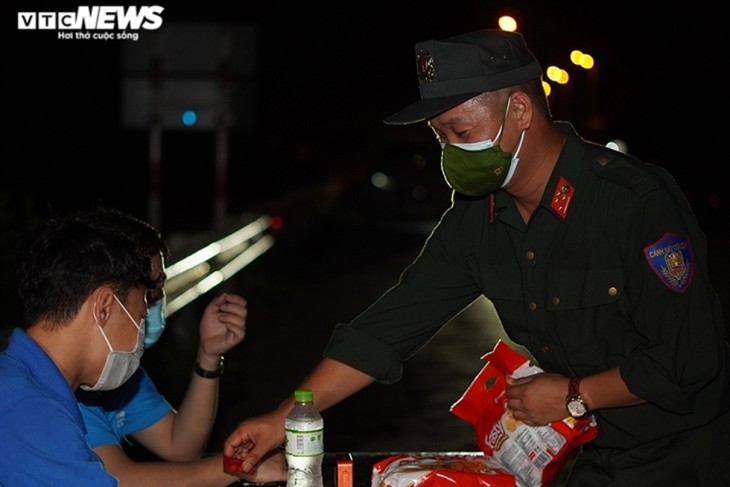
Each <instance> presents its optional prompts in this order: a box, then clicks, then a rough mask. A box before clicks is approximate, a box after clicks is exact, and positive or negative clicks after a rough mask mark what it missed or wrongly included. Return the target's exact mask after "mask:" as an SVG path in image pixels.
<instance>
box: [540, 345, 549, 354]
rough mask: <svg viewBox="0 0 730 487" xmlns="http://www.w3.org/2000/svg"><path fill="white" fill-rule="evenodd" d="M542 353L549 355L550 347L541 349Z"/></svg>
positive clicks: (544, 346)
mask: <svg viewBox="0 0 730 487" xmlns="http://www.w3.org/2000/svg"><path fill="white" fill-rule="evenodd" d="M540 351H541V352H542V353H549V352H550V347H548V346H547V345H543V346H542V347H540Z"/></svg>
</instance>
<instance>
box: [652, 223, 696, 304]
mask: <svg viewBox="0 0 730 487" xmlns="http://www.w3.org/2000/svg"><path fill="white" fill-rule="evenodd" d="M644 256H645V257H646V260H647V261H648V262H649V266H650V267H651V269H652V270H653V271H654V272H655V273H656V275H657V276H659V279H661V281H662V282H663V283H664V285H666V286H667V287H668V288H669V289H671V290H672V291H675V292H678V293H683V292H684V291H686V290H687V288H688V287H689V285H690V283H691V282H692V277H693V275H694V258H693V255H692V245H691V244H690V241H689V237H687V236H686V235H677V234H674V233H668V232H667V233H665V234H664V235H663V236H662V238H660V239H659V240H657V241H656V242H654V243H653V244H650V245H648V246H646V247H644Z"/></svg>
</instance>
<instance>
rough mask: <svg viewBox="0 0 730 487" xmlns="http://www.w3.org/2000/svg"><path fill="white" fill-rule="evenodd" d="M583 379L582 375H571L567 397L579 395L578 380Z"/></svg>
mask: <svg viewBox="0 0 730 487" xmlns="http://www.w3.org/2000/svg"><path fill="white" fill-rule="evenodd" d="M581 380H583V377H573V378H572V379H570V382H568V397H569V398H573V397H580V381H581Z"/></svg>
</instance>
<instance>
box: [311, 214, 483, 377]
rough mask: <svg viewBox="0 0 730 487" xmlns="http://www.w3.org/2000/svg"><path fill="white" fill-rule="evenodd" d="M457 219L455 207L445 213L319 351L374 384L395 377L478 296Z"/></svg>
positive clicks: (461, 221) (460, 218) (460, 222)
mask: <svg viewBox="0 0 730 487" xmlns="http://www.w3.org/2000/svg"><path fill="white" fill-rule="evenodd" d="M451 210H454V208H451ZM463 221H464V218H463V215H462V213H461V212H460V211H458V210H456V211H447V212H446V213H445V214H444V216H443V217H442V219H441V221H440V222H439V224H438V225H437V226H436V227H435V228H434V230H433V231H432V233H431V235H430V236H429V238H428V239H427V241H426V243H425V245H424V246H423V248H422V249H421V252H420V253H419V255H418V256H417V258H416V259H415V261H414V262H413V263H412V264H411V265H410V266H409V267H407V268H406V269H405V270H404V271H403V273H402V274H401V276H400V278H399V280H398V282H397V284H396V285H395V286H394V287H392V288H391V289H389V290H388V291H386V292H385V293H384V294H383V295H382V296H381V297H380V298H379V299H378V300H377V301H375V302H374V303H373V304H372V305H371V306H369V307H368V308H367V309H366V310H365V311H364V312H363V313H361V314H360V315H359V316H357V317H356V318H355V319H354V320H352V321H351V322H350V323H348V324H340V325H338V326H337V327H336V328H335V331H334V332H333V334H332V336H331V338H330V341H329V343H328V345H327V348H326V349H325V353H324V355H325V356H327V357H329V358H332V359H335V360H338V361H340V362H344V363H346V364H348V365H350V366H351V367H354V368H356V369H358V370H360V371H362V372H364V373H366V374H368V375H370V376H371V377H375V379H376V380H378V381H380V382H383V383H393V382H396V381H398V380H399V379H400V378H401V376H402V362H403V361H404V360H407V359H408V358H410V357H412V356H413V355H414V354H415V353H416V352H417V351H418V350H419V349H420V348H421V347H423V346H424V345H425V344H426V343H427V342H428V341H429V340H430V339H431V338H432V337H433V336H434V335H435V334H436V333H437V332H438V331H439V329H441V327H442V326H443V325H444V324H445V323H446V322H447V321H449V320H450V319H451V318H452V317H453V316H455V315H456V314H457V313H458V312H460V311H461V310H462V309H464V308H465V307H466V306H467V305H468V304H469V303H471V302H472V301H473V300H474V299H476V298H477V297H478V295H479V294H480V290H479V289H478V288H477V286H476V285H475V281H474V278H473V275H472V274H471V273H470V272H469V271H468V269H467V267H466V266H465V265H464V264H463V262H462V260H463V259H462V258H461V252H460V250H459V243H458V239H456V238H455V236H458V235H460V233H459V232H460V227H461V226H462V225H463Z"/></svg>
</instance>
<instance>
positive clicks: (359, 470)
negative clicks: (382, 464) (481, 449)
mask: <svg viewBox="0 0 730 487" xmlns="http://www.w3.org/2000/svg"><path fill="white" fill-rule="evenodd" d="M402 453H404V452H354V453H350V452H339V453H325V456H324V460H323V461H322V477H323V480H324V487H344V486H338V485H337V484H336V482H335V479H336V470H335V467H336V459H337V457H338V456H348V455H349V458H351V459H352V469H353V482H352V487H370V485H371V477H372V469H373V465H374V464H375V463H377V462H379V461H380V460H383V459H385V458H387V457H390V456H393V455H399V454H402ZM405 453H407V454H414V452H405ZM417 453H418V454H422V453H434V452H417ZM438 453H446V452H438ZM448 453H455V452H448ZM468 453H475V452H468ZM234 485H235V486H237V487H242V486H259V487H262V486H266V487H274V486H277V487H285V486H286V482H272V483H269V484H252V483H247V482H243V481H240V482H237V483H236V484H234ZM232 487H233V486H232Z"/></svg>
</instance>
